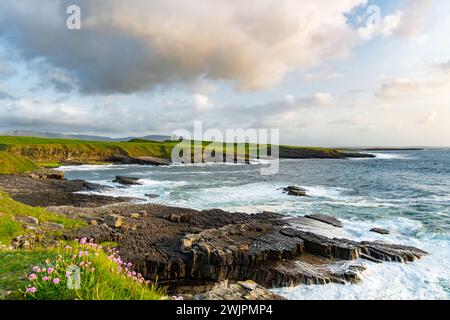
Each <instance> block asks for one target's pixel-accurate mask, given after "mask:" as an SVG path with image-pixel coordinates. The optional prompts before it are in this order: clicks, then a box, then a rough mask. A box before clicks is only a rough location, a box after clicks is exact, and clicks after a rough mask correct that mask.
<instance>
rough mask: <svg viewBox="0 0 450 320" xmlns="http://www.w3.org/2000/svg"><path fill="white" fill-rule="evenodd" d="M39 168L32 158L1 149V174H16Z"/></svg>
mask: <svg viewBox="0 0 450 320" xmlns="http://www.w3.org/2000/svg"><path fill="white" fill-rule="evenodd" d="M36 169H39V166H38V165H36V164H35V163H33V162H32V161H31V160H29V159H27V158H25V157H22V156H20V155H17V154H12V153H9V152H5V151H0V174H15V173H24V172H30V171H34V170H36Z"/></svg>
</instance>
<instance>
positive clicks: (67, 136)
mask: <svg viewBox="0 0 450 320" xmlns="http://www.w3.org/2000/svg"><path fill="white" fill-rule="evenodd" d="M0 136H12V137H36V138H48V139H75V140H89V141H116V142H120V141H129V140H131V139H145V140H153V141H164V140H170V138H171V137H170V136H165V135H148V136H144V137H126V138H110V137H102V136H91V135H80V134H62V133H54V132H40V131H33V130H11V131H5V132H0Z"/></svg>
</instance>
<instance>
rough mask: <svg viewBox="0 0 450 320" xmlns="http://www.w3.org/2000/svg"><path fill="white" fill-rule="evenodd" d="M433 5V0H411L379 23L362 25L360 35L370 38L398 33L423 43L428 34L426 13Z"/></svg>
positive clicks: (363, 37) (365, 38)
mask: <svg viewBox="0 0 450 320" xmlns="http://www.w3.org/2000/svg"><path fill="white" fill-rule="evenodd" d="M431 5H432V0H409V1H408V2H407V3H406V4H405V5H404V6H403V8H402V9H401V10H398V11H396V12H394V13H392V14H390V15H387V16H385V17H384V18H382V19H381V21H380V23H379V25H377V24H375V23H368V24H366V25H365V26H364V27H360V28H359V29H358V33H359V36H360V37H361V38H362V39H364V40H370V39H372V38H373V37H375V36H382V37H384V38H386V37H389V36H392V35H398V36H403V37H408V38H411V39H412V40H413V41H415V42H416V43H417V44H419V45H420V44H423V43H424V41H426V40H427V35H426V34H423V28H424V25H425V17H426V14H425V13H426V11H427V10H428V9H429V8H430V7H431ZM380 13H381V11H380ZM380 18H381V17H380Z"/></svg>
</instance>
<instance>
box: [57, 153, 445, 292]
mask: <svg viewBox="0 0 450 320" xmlns="http://www.w3.org/2000/svg"><path fill="white" fill-rule="evenodd" d="M375 155H376V158H372V159H371V158H367V159H348V160H340V159H339V160H338V159H337V160H320V159H311V160H288V159H284V160H281V162H280V170H279V173H278V174H277V175H274V176H261V175H260V168H261V166H264V165H265V164H262V163H254V164H252V165H245V164H197V165H195V164H194V165H173V166H161V167H155V166H139V165H117V166H114V165H104V166H91V165H84V166H70V167H69V166H68V167H63V168H62V169H63V170H64V171H65V172H66V177H67V178H69V179H85V180H88V181H91V182H97V183H102V184H106V185H109V186H112V187H114V188H113V189H111V190H106V191H103V192H102V194H105V195H112V196H131V197H137V198H141V199H142V201H143V202H152V203H160V204H166V205H173V206H180V207H188V208H194V209H209V208H221V209H224V210H227V211H232V212H246V213H256V212H261V211H273V212H279V213H282V214H284V215H287V216H303V215H306V214H313V213H322V214H329V215H333V216H335V217H337V218H339V219H341V220H342V221H343V223H344V227H343V229H340V230H339V231H337V235H338V236H339V237H346V238H349V239H353V240H382V241H388V242H392V243H399V244H404V245H411V246H415V247H418V248H420V249H423V250H426V251H428V252H429V253H430V254H429V255H428V256H426V257H424V258H423V259H421V260H419V261H416V262H414V263H410V264H406V265H404V264H400V263H382V264H376V263H372V262H368V261H365V260H362V261H361V263H363V264H364V265H365V266H366V267H367V270H366V271H365V272H363V273H362V274H361V277H362V281H361V282H360V283H358V284H347V285H341V284H329V285H317V286H304V285H302V286H298V287H294V288H284V289H277V290H276V292H278V293H280V294H282V295H284V296H286V297H287V298H289V299H449V298H450V150H444V149H441V150H424V151H391V152H377V153H375ZM116 175H124V176H133V177H138V178H140V179H141V182H142V183H143V184H142V185H140V186H130V187H124V186H121V185H118V184H116V183H113V182H112V180H114V177H115V176H116ZM288 185H298V186H302V187H304V188H305V189H306V190H307V194H308V195H309V197H293V196H288V195H286V194H284V193H283V192H282V188H283V187H286V186H288ZM148 193H151V194H156V195H158V196H159V197H158V198H154V199H149V198H148V197H145V194H148ZM373 227H380V228H385V229H389V230H390V231H391V233H390V234H389V235H385V236H383V235H379V234H376V233H373V232H370V231H369V230H370V229H371V228H373Z"/></svg>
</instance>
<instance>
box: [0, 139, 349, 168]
mask: <svg viewBox="0 0 450 320" xmlns="http://www.w3.org/2000/svg"><path fill="white" fill-rule="evenodd" d="M192 142H193V141H189V140H185V141H183V142H182V144H183V145H184V146H187V147H189V146H191V154H193V155H195V157H196V158H199V155H201V154H202V151H204V150H205V149H206V150H213V149H214V150H215V152H216V154H223V155H225V154H235V153H236V154H237V156H238V157H239V158H243V157H247V156H248V155H249V154H251V155H256V154H257V153H258V152H260V153H261V151H263V149H264V148H267V147H268V146H267V145H259V146H258V145H256V144H248V143H247V144H245V145H244V144H239V145H238V144H236V145H234V146H233V144H219V145H218V146H217V145H216V146H214V147H211V146H208V145H209V144H210V142H208V141H203V142H196V143H195V144H192ZM179 143H180V142H177V141H163V142H159V141H150V140H142V139H135V140H131V141H130V142H103V141H83V140H65V139H44V138H32V137H8V136H0V150H3V151H7V152H9V153H11V154H14V155H19V156H22V157H27V158H29V159H31V160H32V161H34V162H36V163H42V164H43V165H44V166H45V165H46V164H48V165H50V166H52V165H53V164H55V165H56V164H60V163H67V162H76V163H102V162H108V161H109V160H110V158H111V157H114V156H129V157H156V158H164V159H170V158H171V155H172V150H173V148H174V147H175V146H177V145H178V144H179ZM242 147H244V149H243V150H244V151H242ZM269 147H270V146H269ZM283 149H284V150H288V149H293V150H295V151H297V152H298V154H299V155H302V154H305V155H315V156H324V157H334V156H342V153H341V151H339V150H337V149H330V148H318V147H295V146H285V145H280V152H281V150H283ZM263 154H264V153H263Z"/></svg>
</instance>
